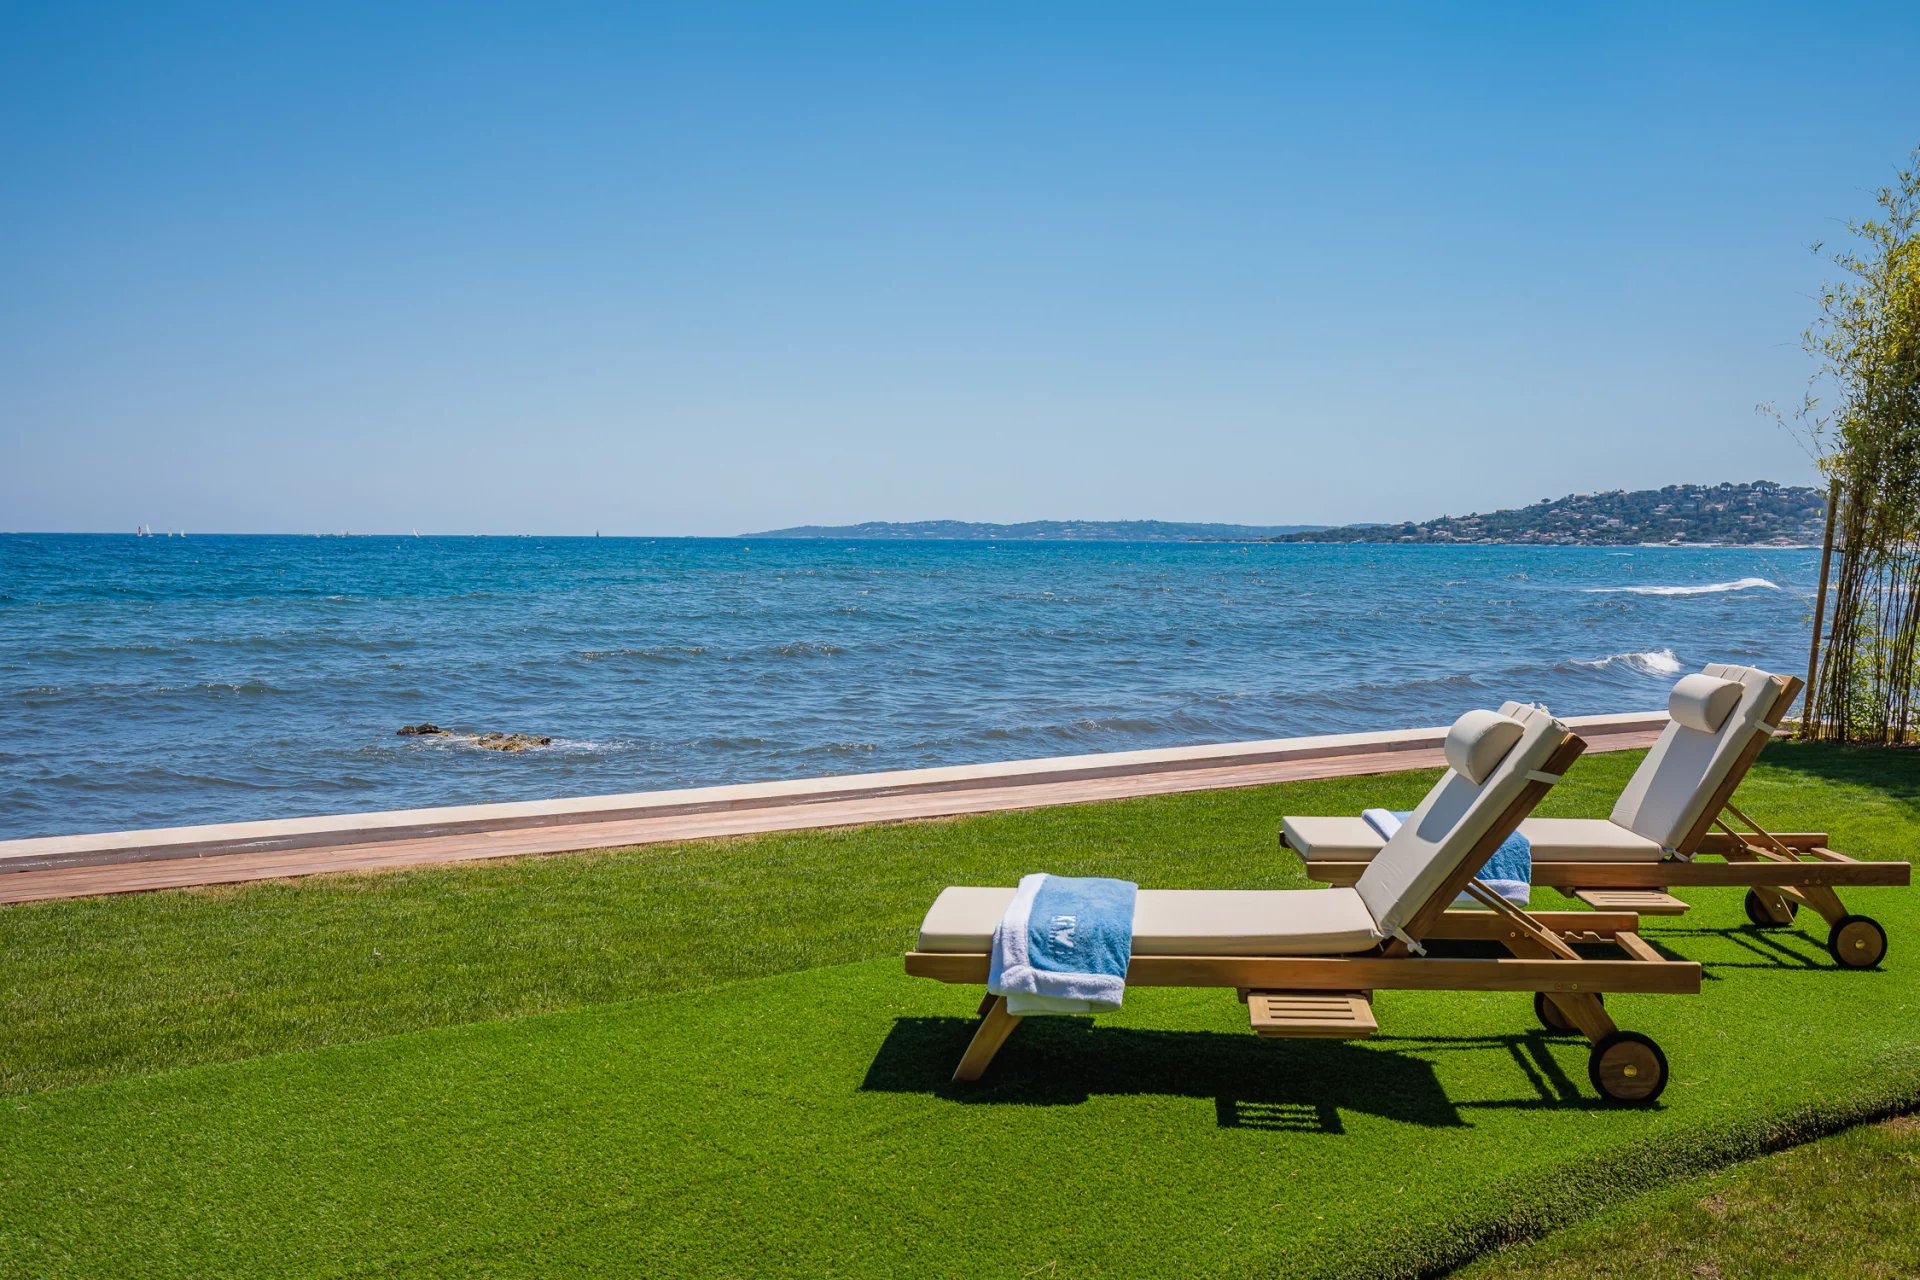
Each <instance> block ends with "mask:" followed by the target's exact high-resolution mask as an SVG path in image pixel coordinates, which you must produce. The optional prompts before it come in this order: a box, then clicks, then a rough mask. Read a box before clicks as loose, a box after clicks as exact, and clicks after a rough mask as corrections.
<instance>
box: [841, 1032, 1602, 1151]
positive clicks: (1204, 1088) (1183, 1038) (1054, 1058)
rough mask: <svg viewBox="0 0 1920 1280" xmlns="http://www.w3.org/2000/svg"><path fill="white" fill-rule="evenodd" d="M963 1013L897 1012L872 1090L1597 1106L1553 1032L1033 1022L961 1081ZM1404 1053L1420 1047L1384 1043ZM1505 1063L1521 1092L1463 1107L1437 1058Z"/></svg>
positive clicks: (1306, 1123) (1333, 1126)
mask: <svg viewBox="0 0 1920 1280" xmlns="http://www.w3.org/2000/svg"><path fill="white" fill-rule="evenodd" d="M974 1025H975V1024H974V1022H973V1020H972V1019H968V1018H901V1019H899V1020H898V1021H896V1022H895V1023H894V1025H893V1030H892V1031H890V1032H889V1033H888V1035H887V1038H886V1041H885V1042H884V1043H883V1044H882V1045H881V1046H880V1051H879V1053H878V1054H876V1055H875V1056H874V1059H873V1063H872V1065H871V1066H870V1067H869V1068H868V1069H867V1075H866V1079H865V1080H863V1081H862V1082H861V1086H860V1087H861V1088H862V1089H864V1090H873V1091H878V1092H884V1093H926V1094H932V1095H934V1096H935V1097H940V1098H946V1099H949V1100H951V1101H955V1102H964V1103H969V1104H974V1105H979V1104H988V1103H992V1104H999V1105H1005V1106H1073V1105H1077V1104H1079V1103H1083V1102H1085V1101H1087V1100H1088V1099H1089V1098H1091V1097H1094V1096H1096V1095H1100V1094H1114V1095H1146V1094H1159V1095H1170V1096H1174V1097H1186V1098H1212V1099H1213V1103H1214V1112H1215V1117H1216V1120H1217V1122H1218V1124H1219V1125H1220V1127H1221V1128H1223V1129H1257V1130H1269V1131H1274V1132H1284V1133H1324V1134H1339V1133H1344V1132H1345V1127H1344V1126H1343V1125H1342V1124H1341V1121H1340V1114H1341V1112H1343V1111H1353V1112H1360V1113H1364V1114H1367V1115H1375V1116H1380V1117H1382V1118H1383V1119H1388V1120H1398V1121H1400V1122H1402V1123H1405V1124H1415V1125H1422V1126H1425V1127H1428V1128H1453V1127H1458V1126H1460V1125H1463V1124H1465V1123H1466V1122H1465V1121H1464V1120H1463V1119H1461V1116H1460V1111H1461V1109H1462V1108H1463V1107H1467V1108H1476V1109H1492V1108H1498V1109H1514V1108H1543V1109H1557V1110H1587V1109H1590V1108H1592V1109H1598V1108H1600V1107H1601V1106H1603V1105H1604V1104H1602V1103H1601V1102H1600V1101H1599V1100H1598V1099H1596V1098H1592V1097H1589V1096H1586V1095H1587V1094H1588V1093H1590V1092H1591V1091H1590V1090H1584V1089H1583V1086H1582V1085H1581V1084H1580V1083H1577V1082H1576V1081H1574V1080H1573V1079H1572V1078H1570V1077H1569V1076H1568V1075H1567V1073H1566V1072H1565V1071H1563V1070H1562V1069H1561V1068H1560V1065H1559V1064H1558V1063H1557V1062H1555V1061H1554V1058H1553V1055H1552V1053H1551V1052H1549V1046H1550V1045H1551V1044H1552V1043H1553V1040H1554V1037H1552V1036H1550V1035H1548V1034H1547V1033H1545V1032H1532V1033H1528V1034H1519V1035H1504V1036H1458V1037H1406V1038H1399V1037H1384V1036H1375V1037H1374V1038H1373V1039H1372V1040H1371V1041H1370V1042H1369V1043H1370V1044H1372V1045H1373V1046H1375V1047H1372V1048H1365V1047H1361V1046H1360V1045H1358V1044H1355V1043H1353V1042H1350V1041H1340V1040H1287V1041H1281V1042H1276V1041H1271V1040H1263V1039H1260V1038H1258V1037H1255V1036H1248V1035H1223V1034H1220V1033H1218V1032H1204V1031H1202V1032H1192V1031H1139V1030H1133V1029H1129V1028H1123V1027H1104V1026H1100V1025H1098V1024H1097V1023H1093V1022H1091V1021H1090V1020H1088V1019H1084V1018H1030V1019H1028V1020H1027V1021H1026V1022H1024V1023H1022V1024H1021V1026H1020V1029H1019V1030H1018V1031H1017V1032H1016V1033H1015V1035H1014V1036H1013V1038H1012V1039H1011V1040H1009V1041H1008V1042H1007V1044H1006V1046H1005V1047H1004V1048H1003V1049H1001V1051H1000V1053H999V1055H998V1056H997V1057H996V1058H995V1059H994V1061H993V1066H992V1067H991V1068H990V1069H989V1070H988V1073H987V1077H986V1078H985V1079H984V1080H980V1081H977V1082H974V1083H971V1084H955V1083H954V1082H953V1080H952V1075H953V1068H954V1064H955V1063H957V1062H959V1060H960V1055H961V1052H962V1051H963V1050H965V1048H966V1047H967V1042H968V1040H969V1039H971V1037H972V1035H973V1029H974ZM1384 1044H1397V1045H1402V1046H1405V1047H1406V1048H1407V1049H1408V1050H1411V1052H1400V1051H1397V1050H1396V1049H1389V1048H1385V1047H1382V1046H1383V1045H1384ZM1462 1052H1475V1053H1493V1054H1501V1055H1505V1056H1506V1057H1508V1058H1510V1059H1511V1060H1512V1062H1513V1063H1514V1065H1515V1067H1516V1069H1517V1074H1516V1079H1517V1080H1518V1081H1521V1082H1524V1084H1525V1086H1526V1093H1525V1095H1524V1096H1516V1097H1512V1098H1501V1099H1489V1100H1486V1101H1476V1102H1456V1101H1454V1100H1453V1099H1451V1098H1449V1097H1448V1096H1447V1093H1446V1090H1445V1089H1444V1088H1442V1087H1441V1085H1440V1081H1439V1078H1438V1076H1437V1075H1436V1074H1435V1071H1434V1068H1433V1064H1432V1063H1431V1062H1429V1061H1427V1060H1426V1055H1429V1054H1433V1053H1462Z"/></svg>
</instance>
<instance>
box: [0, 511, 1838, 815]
mask: <svg viewBox="0 0 1920 1280" xmlns="http://www.w3.org/2000/svg"><path fill="white" fill-rule="evenodd" d="M1816 570H1817V553H1816V552H1812V551H1806V550H1798V549H1794V550H1771V549H1769V550H1754V549H1711V548H1666V547H1660V548H1627V549H1604V548H1525V547H1461V548H1448V547H1315V546H1270V545H1258V544H1256V545H1240V544H1229V543H1221V544H1201V543H1177V544H1169V543H1034V542H1007V543H992V542H881V541H861V542H843V541H792V542H786V541H755V540H751V539H747V540H738V539H693V538H686V539H679V538H661V539H624V538H414V537H353V538H333V537H326V538H316V537H238V536H234V537H222V536H200V535H195V536H192V537H188V538H167V537H151V538H136V537H134V536H132V535H130V534H129V535H26V534H22V535H7V536H4V537H0V837H15V836H29V835H47V834H57V833H67V832H78V831H88V830H103V829H116V828H124V827H142V826H161V825H174V824H182V823H201V822H214V821H226V820H233V819H248V818H272V817H289V816H295V815H302V814H316V813H337V812H344V811H350V810H358V809H383V808H399V807H411V806H422V805H443V804H460V803H468V802H475V801H487V800H518V799H534V798H541V797H550V796H566V795H590V794H598V793H606V792H616V791H630V790H637V789H645V788H653V787H672V786H693V785H704V784H714V783H728V782H743V781H752V780H758V779H767V778H785V777H800V776H808V775H819V774H832V773H850V772H864V771H869V770H875V769H892V768H910V767H917V766H924V765H940V764H955V763H964V762H970V761H984V760H1001V759H1012V758H1018V757H1026V756H1046V755H1062V754H1071V753H1078V752H1088V751H1114V750H1124V749H1127V748H1134V747H1153V746H1167V745H1173V744H1180V743H1200V742H1220V741H1233V740H1240V739H1249V738H1269V737H1281V736H1289V735H1294V734H1309V733H1327V732H1338V731H1345V730H1359V729H1377V728H1393V727H1405V726H1409V725H1426V724H1439V723H1444V722H1446V721H1448V720H1449V719H1451V718H1452V717H1453V716H1455V715H1457V714H1458V713H1460V712H1461V711H1464V710H1467V709H1469V708H1471V707H1476V706H1486V705H1492V704H1497V703H1498V702H1500V701H1501V700H1503V699H1505V698H1510V697H1511V698H1524V699H1529V700H1537V701H1541V702H1545V703H1546V704H1547V705H1548V706H1550V707H1552V708H1553V709H1554V710H1555V711H1556V712H1560V713H1563V714H1581V713H1586V712H1601V711H1617V710H1624V709H1645V708H1654V707H1660V706H1663V705H1664V704H1665V694H1666V690H1667V688H1668V686H1669V685H1671V683H1672V681H1673V679H1674V678H1675V676H1676V675H1677V674H1678V673H1680V672H1682V671H1684V670H1687V669H1689V668H1695V667H1697V666H1699V665H1700V664H1701V663H1704V662H1710V661H1734V662H1743V663H1757V664H1760V665H1763V666H1768V667H1771V668H1773V669H1775V670H1781V671H1789V672H1797V671H1800V670H1802V669H1803V668H1804V666H1805V663H1806V656H1807V638H1808V627H1809V625H1810V623H1809V615H1810V613H1811V603H1810V597H1811V594H1812V589H1813V581H1814V575H1815V573H1816ZM422 720H431V721H433V722H434V723H436V724H438V725H440V726H442V727H443V728H447V729H452V730H458V731H465V732H476V733H477V732H483V731H504V732H526V733H534V734H541V735H549V736H551V737H552V739H553V742H552V745H550V746H547V747H544V748H537V749H534V750H531V751H527V752H525V753H523V754H519V755H503V754H500V753H497V752H492V751H487V750H482V749H479V748H477V747H475V746H472V745H470V744H468V743H464V742H461V741H457V740H451V739H435V738H410V737H400V736H397V735H396V733H395V731H396V730H397V729H398V728H399V727H400V726H402V725H404V724H409V723H414V722H418V721H422Z"/></svg>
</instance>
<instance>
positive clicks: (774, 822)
mask: <svg viewBox="0 0 1920 1280" xmlns="http://www.w3.org/2000/svg"><path fill="white" fill-rule="evenodd" d="M1582 732H1583V734H1584V735H1585V736H1586V737H1587V741H1588V750H1589V751H1620V750H1625V749H1629V748H1633V747H1644V746H1648V745H1650V744H1651V743H1652V742H1653V740H1654V738H1655V737H1657V736H1658V734H1659V725H1658V724H1649V723H1648V722H1647V720H1646V718H1644V717H1642V718H1640V720H1639V722H1638V723H1632V724H1621V725H1618V726H1595V727H1594V728H1593V729H1591V730H1587V729H1583V730H1582ZM1444 763H1445V760H1444V758H1443V756H1442V753H1441V751H1440V750H1439V748H1437V747H1422V748H1418V749H1412V750H1409V749H1406V748H1404V747H1403V748H1400V749H1397V750H1383V751H1362V752H1346V753H1342V754H1336V755H1326V756H1318V757H1312V758H1304V759H1285V760H1275V761H1268V762H1263V763H1253V764H1234V765H1227V766H1215V767H1196V768H1186V769H1167V768H1156V769H1152V770H1142V771H1141V772H1135V773H1122V774H1109V775H1105V776H1098V777H1080V778H1072V779H1067V780H1061V781H1031V782H1019V781H1007V782H1002V783H1000V784H998V785H995V784H994V783H992V782H990V781H989V782H987V783H985V784H983V785H978V786H972V787H967V788H964V789H950V788H942V789H935V790H923V791H916V790H902V791H898V792H893V793H889V794H873V795H863V796H858V797H855V798H851V799H831V800H820V801H813V802H806V803H789V804H778V805H761V806H758V807H751V808H740V809H726V810H718V811H708V812H697V813H671V814H663V815H660V816H650V817H630V818H625V819H620V820H614V821H579V822H548V823H545V824H543V825H532V824H529V825H524V826H518V827H504V828H500V829H493V830H476V831H465V832H460V833H457V834H435V835H425V836H418V837H403V838H388V839H382V840H362V841H359V842H343V843H337V844H311V845H306V846H304V847H299V848H285V849H276V850H270V851H254V850H238V851H234V852H223V851H214V852H207V853H199V854H194V855H191V856H169V857H151V856H147V857H142V856H140V855H139V854H138V853H137V852H130V853H129V854H128V855H127V856H126V857H125V859H124V860H119V861H111V862H103V863H92V864H88V865H72V866H57V867H45V868H38V869H22V870H14V871H6V872H0V904H6V903H21V902H37V901H44V900H47V899H54V898H79V897H89V896H93V895H96V894H108V893H139V892H144V891H147V890H153V889H183V888H190V887H193V886H197V885H217V884H240V883H245V882H247V881H253V880H275V879H281V878H285V877H290V876H308V875H319V874H324V873H327V872H340V871H361V872H365V871H391V870H400V869H403V868H407V867H425V866H436V865H440V864H444V863H451V862H473V861H478V860H481V859H486V858H516V857H524V856H527V855H530V854H552V853H574V852H581V851H586V850H592V849H611V848H625V847H630V846H633V845H644V844H658V843H662V842H665V841H672V840H698V839H707V838H712V837H724V836H744V835H757V834H762V833H765V832H770V831H799V830H808V829H817V828H827V827H849V826H861V825H865V824H868V823H876V822H904V821H909V820H913V819H927V818H949V817H956V816H959V815H962V814H972V813H990V812H996V811H999V810H1009V809H1038V808H1044V807H1047V806H1050V805H1063V804H1088V803H1093V802H1097V801H1102V800H1120V799H1127V798H1131V797H1136V796H1156V795H1170V794H1174V793H1178V792H1190V791H1209V790H1215V789H1220V788H1229V787H1255V786H1261V785H1264V784H1266V783H1273V782H1294V781H1300V780H1304V779H1310V778H1333V777H1347V776H1353V775H1358V774H1370V773H1395V772H1399V771H1401V770H1405V769H1427V768H1437V767H1440V766H1441V765H1443V764H1444ZM1278 820H1279V815H1277V814H1276V815H1275V822H1276V823H1277V822H1278Z"/></svg>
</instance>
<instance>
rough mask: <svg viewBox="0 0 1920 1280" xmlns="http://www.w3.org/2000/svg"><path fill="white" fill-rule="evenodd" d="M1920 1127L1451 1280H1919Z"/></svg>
mask: <svg viewBox="0 0 1920 1280" xmlns="http://www.w3.org/2000/svg"><path fill="white" fill-rule="evenodd" d="M1916 1223H1920V1118H1916V1117H1914V1116H1896V1117H1894V1118H1893V1119H1890V1120H1883V1121H1881V1122H1880V1123H1879V1124H1869V1125H1862V1126H1860V1127H1859V1128H1856V1129H1849V1130H1847V1131H1846V1132H1845V1133H1842V1134H1839V1135H1837V1136H1835V1137H1831V1138H1823V1139H1821V1140H1820V1141H1818V1142H1811V1143H1808V1144H1807V1145H1806V1146H1803V1147H1795V1148H1793V1149H1792V1150H1790V1151H1783V1152H1781V1153H1780V1154H1778V1155H1773V1156H1767V1157H1765V1158H1763V1159H1759V1160H1753V1161H1749V1162H1747V1163H1744V1164H1739V1165H1735V1166H1734V1167H1733V1168H1731V1169H1727V1170H1724V1171H1721V1172H1718V1173H1713V1174H1709V1175H1707V1176H1706V1177H1702V1178H1689V1179H1687V1180H1686V1181H1684V1182H1681V1183H1678V1184H1676V1185H1673V1186H1666V1187H1662V1188H1660V1189H1659V1190H1657V1191H1651V1192H1648V1193H1647V1194H1645V1195H1642V1196H1636V1197H1635V1198H1634V1199H1632V1200H1629V1201H1627V1202H1626V1203H1625V1204H1623V1205H1620V1206H1619V1207H1618V1208H1616V1209H1613V1210H1611V1211H1609V1212H1608V1213H1607V1214H1605V1215H1604V1216H1603V1217H1601V1218H1600V1219H1598V1220H1596V1221H1594V1222H1591V1223H1586V1224H1583V1225H1581V1226H1577V1227H1572V1228H1569V1229H1568V1230H1566V1231H1561V1232H1556V1233H1555V1234H1553V1235H1552V1236H1549V1237H1548V1238H1547V1239H1545V1240H1542V1241H1539V1242H1538V1243H1534V1244H1521V1245H1515V1246H1513V1247H1511V1248H1508V1249H1503V1250H1501V1251H1500V1252H1498V1253H1496V1254H1493V1255H1491V1256H1490V1257H1488V1258H1487V1259H1486V1260H1485V1261H1484V1262H1476V1263H1472V1264H1469V1265H1468V1266H1467V1267H1465V1268H1463V1269H1462V1270H1460V1271H1457V1272H1453V1273H1452V1275H1453V1277H1454V1280H1641V1277H1645V1276H1698V1277H1701V1278H1702V1280H1735V1278H1736V1277H1738V1280H1806V1278H1807V1277H1812V1276H1819V1277H1828V1276H1831V1277H1833V1278H1834V1280H1911V1278H1912V1277H1914V1276H1920V1231H1916V1230H1915V1224H1916Z"/></svg>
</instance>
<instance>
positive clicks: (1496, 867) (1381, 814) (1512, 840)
mask: <svg viewBox="0 0 1920 1280" xmlns="http://www.w3.org/2000/svg"><path fill="white" fill-rule="evenodd" d="M1412 813H1413V811H1412V810H1411V809H1401V810H1389V809H1368V810H1366V811H1365V812H1363V813H1362V814H1361V815H1360V816H1361V817H1363V818H1365V819H1366V820H1367V825H1368V826H1370V827H1372V828H1373V829H1374V830H1375V831H1378V832H1379V833H1380V838H1381V839H1382V840H1391V839H1393V833H1394V832H1396V831H1398V830H1399V829H1400V824H1401V823H1403V822H1405V821H1406V820H1407V819H1408V818H1409V817H1410V816H1412ZM1474 879H1476V880H1478V881H1479V882H1480V883H1481V884H1483V885H1485V886H1487V888H1489V889H1491V890H1493V891H1494V892H1495V893H1497V894H1499V895H1500V896H1501V897H1503V898H1505V899H1506V900H1507V901H1508V902H1513V903H1518V904H1519V905H1520V906H1523V907H1524V906H1526V905H1527V902H1528V900H1529V899H1530V898H1531V897H1532V896H1533V895H1532V890H1533V846H1532V845H1531V844H1529V843H1528V842H1527V838H1526V837H1525V836H1523V835H1521V834H1520V833H1519V832H1518V831H1516V832H1514V833H1513V834H1512V835H1510V836H1508V837H1507V838H1506V839H1505V840H1503V841H1501V842H1500V847H1499V848H1498V849H1495V850H1494V851H1493V856H1492V857H1491V858H1488V859H1487V865H1486V866H1484V867H1481V868H1480V874H1479V875H1477V876H1475V877H1474ZM1454 903H1455V905H1456V906H1468V907H1477V906H1480V905H1482V904H1481V903H1479V902H1476V901H1475V900H1474V899H1473V898H1471V897H1469V896H1468V895H1466V894H1464V893H1463V894H1461V895H1460V896H1459V897H1458V898H1455V899H1454Z"/></svg>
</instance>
